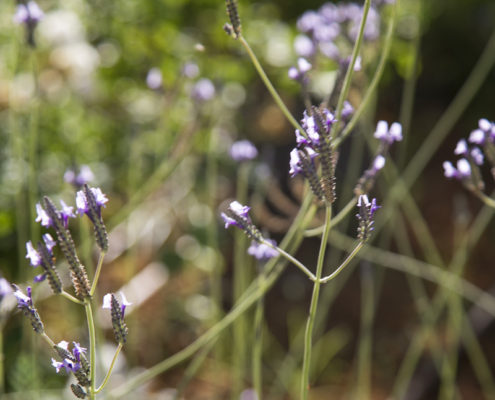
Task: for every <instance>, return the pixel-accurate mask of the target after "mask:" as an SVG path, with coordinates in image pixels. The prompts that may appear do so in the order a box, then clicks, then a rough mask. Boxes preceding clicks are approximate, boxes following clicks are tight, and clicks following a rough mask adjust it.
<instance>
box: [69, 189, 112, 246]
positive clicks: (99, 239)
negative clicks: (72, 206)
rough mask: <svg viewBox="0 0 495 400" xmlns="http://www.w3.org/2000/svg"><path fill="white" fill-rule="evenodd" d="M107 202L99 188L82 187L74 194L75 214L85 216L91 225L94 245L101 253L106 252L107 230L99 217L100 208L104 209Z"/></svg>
mask: <svg viewBox="0 0 495 400" xmlns="http://www.w3.org/2000/svg"><path fill="white" fill-rule="evenodd" d="M107 202H108V199H107V197H106V196H105V195H104V194H103V192H102V191H101V189H100V188H93V187H92V188H90V187H89V186H88V185H84V186H83V189H82V190H80V191H78V192H77V194H76V206H77V212H78V213H79V215H84V214H86V215H87V216H88V217H89V219H90V220H91V222H92V223H93V227H94V231H95V238H96V244H97V245H98V247H99V248H100V249H101V250H102V251H107V250H108V235H107V229H106V227H105V224H104V223H103V218H102V216H101V208H102V207H105V204H106V203H107Z"/></svg>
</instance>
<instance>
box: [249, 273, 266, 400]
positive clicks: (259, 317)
mask: <svg viewBox="0 0 495 400" xmlns="http://www.w3.org/2000/svg"><path fill="white" fill-rule="evenodd" d="M261 277H263V275H261ZM263 307H264V302H263V296H262V297H260V298H259V299H258V302H257V303H256V310H255V313H254V344H253V358H252V367H253V387H254V391H255V392H256V395H257V396H258V397H257V398H258V400H261V397H262V391H263V383H262V382H263V374H262V354H263V315H264V310H263Z"/></svg>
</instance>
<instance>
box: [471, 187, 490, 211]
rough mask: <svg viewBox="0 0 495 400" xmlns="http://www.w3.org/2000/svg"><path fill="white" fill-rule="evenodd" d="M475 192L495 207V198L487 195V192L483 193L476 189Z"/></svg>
mask: <svg viewBox="0 0 495 400" xmlns="http://www.w3.org/2000/svg"><path fill="white" fill-rule="evenodd" d="M474 194H475V195H476V197H478V198H479V199H480V200H481V201H482V202H483V203H485V204H486V205H487V206H488V207H491V208H495V200H494V199H492V198H491V197H490V196H487V195H486V194H485V193H483V192H482V191H480V190H476V191H474Z"/></svg>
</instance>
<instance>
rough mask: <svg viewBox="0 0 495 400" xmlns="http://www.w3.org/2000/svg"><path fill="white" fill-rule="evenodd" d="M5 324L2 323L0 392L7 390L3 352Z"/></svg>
mask: <svg viewBox="0 0 495 400" xmlns="http://www.w3.org/2000/svg"><path fill="white" fill-rule="evenodd" d="M3 328H4V326H3V324H2V325H0V394H2V393H4V392H5V376H4V367H3V366H4V360H5V354H4V352H3Z"/></svg>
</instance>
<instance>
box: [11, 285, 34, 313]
mask: <svg viewBox="0 0 495 400" xmlns="http://www.w3.org/2000/svg"><path fill="white" fill-rule="evenodd" d="M26 291H27V296H26V295H25V294H24V293H22V292H21V289H19V288H17V289H16V291H15V292H14V296H15V298H16V299H17V306H18V307H19V308H21V309H22V308H24V307H27V308H32V307H33V299H32V297H31V287H30V286H28V287H27V289H26Z"/></svg>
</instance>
